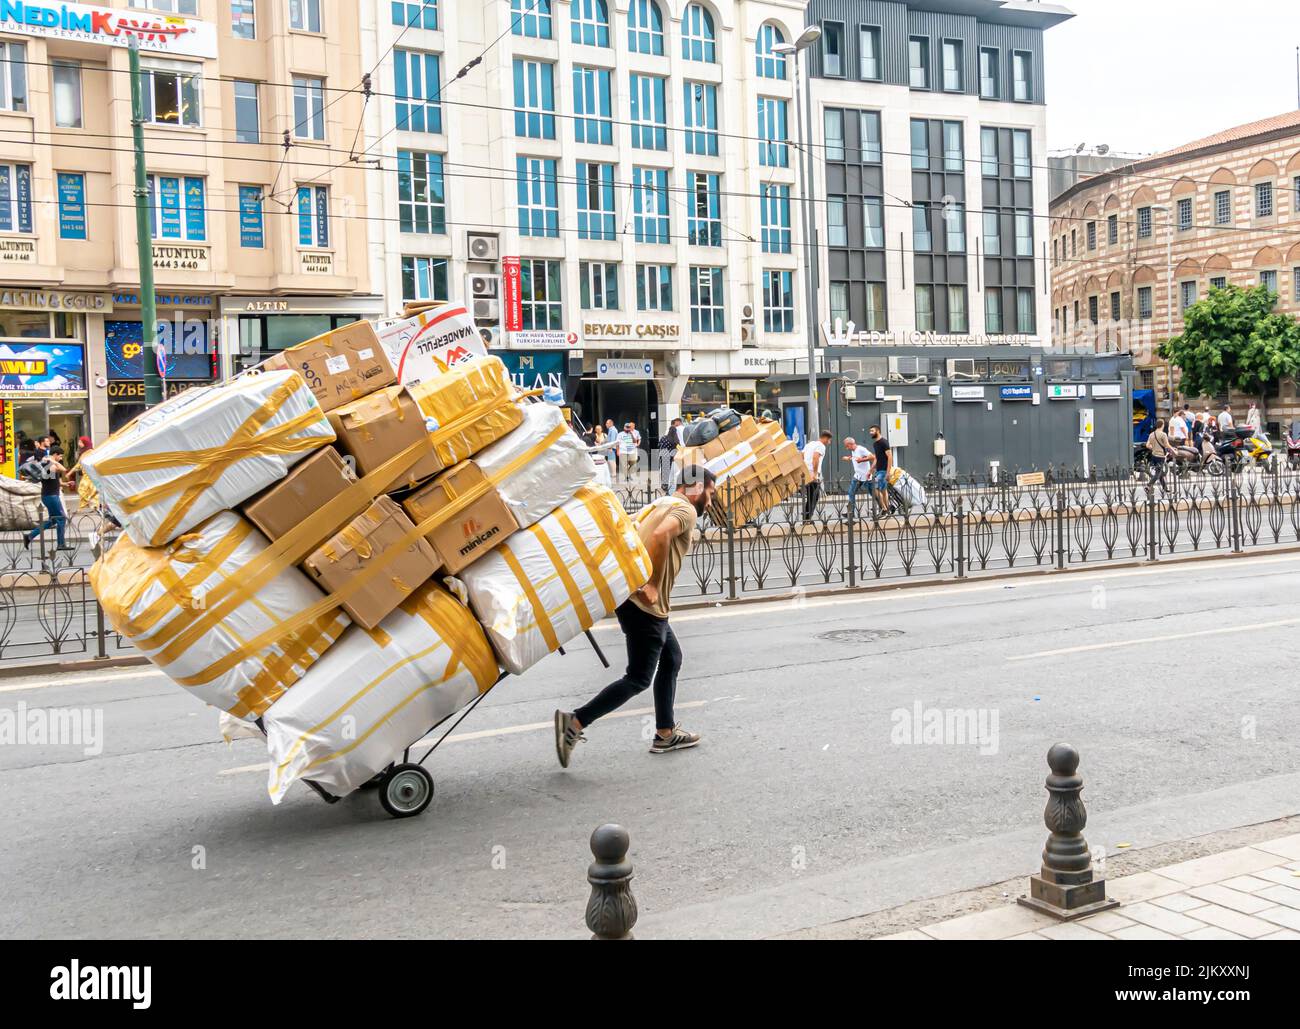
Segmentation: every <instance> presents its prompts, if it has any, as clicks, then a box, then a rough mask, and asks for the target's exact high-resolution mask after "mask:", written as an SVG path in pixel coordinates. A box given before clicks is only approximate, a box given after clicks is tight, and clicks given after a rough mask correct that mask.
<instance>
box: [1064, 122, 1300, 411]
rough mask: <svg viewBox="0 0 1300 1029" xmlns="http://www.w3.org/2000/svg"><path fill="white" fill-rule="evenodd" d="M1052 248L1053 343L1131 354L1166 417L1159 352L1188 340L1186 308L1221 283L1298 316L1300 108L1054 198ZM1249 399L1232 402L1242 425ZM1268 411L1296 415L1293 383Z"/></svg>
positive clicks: (1277, 391) (1283, 386) (1165, 379)
mask: <svg viewBox="0 0 1300 1029" xmlns="http://www.w3.org/2000/svg"><path fill="white" fill-rule="evenodd" d="M1051 240H1052V258H1051V261H1052V264H1051V268H1052V281H1051V307H1052V327H1053V340H1054V342H1055V344H1056V345H1057V346H1058V347H1062V346H1063V347H1067V348H1081V349H1084V350H1089V351H1091V350H1098V351H1115V350H1120V351H1129V352H1131V353H1132V354H1133V357H1134V363H1135V365H1136V366H1137V368H1138V369H1139V375H1140V377H1141V379H1142V382H1141V383H1139V385H1145V386H1148V387H1154V388H1155V390H1156V394H1157V399H1158V405H1159V411H1160V413H1162V414H1164V413H1166V412H1167V411H1168V409H1169V408H1168V405H1169V402H1170V399H1171V398H1170V394H1169V369H1168V368H1167V367H1166V366H1165V365H1164V364H1163V363H1162V362H1160V360H1159V359H1158V357H1157V356H1156V354H1155V348H1156V347H1157V346H1159V344H1160V342H1161V341H1162V340H1164V339H1166V338H1167V337H1168V336H1170V335H1176V334H1178V333H1179V332H1181V331H1182V311H1183V310H1184V309H1185V308H1186V307H1187V306H1188V305H1189V304H1191V303H1194V302H1195V301H1196V300H1197V299H1198V298H1200V297H1203V296H1205V294H1206V293H1207V292H1208V291H1209V290H1210V289H1212V288H1214V287H1215V286H1221V285H1224V284H1227V283H1232V284H1234V285H1237V286H1253V285H1257V284H1259V283H1266V284H1267V285H1268V286H1269V287H1270V288H1271V289H1273V290H1274V291H1275V292H1276V293H1277V294H1278V306H1277V309H1278V310H1280V311H1284V312H1288V313H1292V314H1300V111H1293V112H1290V113H1288V114H1284V115H1279V116H1278V117H1275V118H1267V119H1264V120H1263V121H1257V122H1251V123H1249V124H1246V125H1239V126H1237V127H1236V128H1232V129H1227V130H1225V131H1223V132H1219V133H1216V134H1215V135H1213V136H1208V137H1206V138H1205V139H1199V140H1196V141H1195V142H1192V143H1188V144H1186V145H1185V146H1181V147H1178V148H1176V149H1174V150H1170V151H1168V152H1166V153H1163V154H1157V155H1156V156H1154V157H1150V158H1146V159H1144V160H1141V161H1136V162H1134V163H1132V164H1129V165H1126V166H1124V167H1121V168H1117V169H1114V170H1112V171H1109V172H1106V173H1104V174H1101V175H1097V176H1094V177H1093V178H1090V179H1086V180H1084V181H1082V182H1080V183H1078V184H1077V185H1075V186H1073V187H1072V188H1070V189H1068V190H1066V191H1065V192H1064V193H1062V194H1061V195H1060V196H1058V197H1056V198H1055V199H1054V200H1053V201H1052V205H1051ZM1174 387H1175V391H1176V390H1177V374H1176V373H1175V374H1174ZM1172 399H1173V400H1174V401H1175V402H1179V401H1182V400H1184V399H1187V400H1189V401H1195V400H1197V399H1198V398H1184V397H1183V396H1182V395H1181V394H1179V393H1177V392H1175V394H1174V396H1173V398H1172ZM1220 399H1221V398H1220ZM1249 399H1250V398H1249V397H1236V396H1234V397H1233V398H1232V401H1233V404H1234V407H1237V408H1240V410H1238V411H1237V413H1238V415H1239V416H1240V415H1241V414H1242V413H1243V412H1244V410H1245V407H1246V405H1247V404H1248V402H1249ZM1267 414H1268V419H1269V421H1271V422H1274V423H1278V424H1281V425H1284V424H1286V423H1288V422H1289V421H1290V419H1291V417H1293V416H1295V415H1297V414H1300V404H1298V402H1297V398H1296V387H1295V384H1294V383H1293V382H1290V381H1284V382H1281V383H1278V384H1277V386H1276V387H1275V388H1274V390H1273V392H1272V394H1271V395H1270V396H1269V397H1267Z"/></svg>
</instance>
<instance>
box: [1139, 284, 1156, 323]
mask: <svg viewBox="0 0 1300 1029" xmlns="http://www.w3.org/2000/svg"><path fill="white" fill-rule="evenodd" d="M1153 310H1154V309H1153V308H1152V305H1151V287H1150V286H1139V287H1138V317H1139V318H1142V319H1147V318H1150V317H1151V314H1152V311H1153Z"/></svg>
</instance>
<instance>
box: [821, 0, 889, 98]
mask: <svg viewBox="0 0 1300 1029" xmlns="http://www.w3.org/2000/svg"><path fill="white" fill-rule="evenodd" d="M804 21H805V24H808V25H814V24H821V22H823V21H838V22H843V23H844V32H845V36H846V40H845V62H846V66H845V68H846V71H847V73H848V74H847V75H846V76H845V77H846V78H849V79H857V77H858V57H859V53H858V27H859V26H861V25H876V26H879V28H880V63H881V68H880V73H881V79H882V81H884V82H888V83H892V84H894V85H906V84H907V7H906V6H905V5H904V4H899V3H889V2H887V0H812V2H811V3H809V4H808V8H807V10H806V11H805V13H804ZM808 56H809V57H810V58H811V63H810V67H811V68H812V74H813V75H817V76H820V75H823V74H824V72H823V71H822V53H821V47H820V46H818V47H814V48H813V49H812V50H811V51H810V52H809V55H808Z"/></svg>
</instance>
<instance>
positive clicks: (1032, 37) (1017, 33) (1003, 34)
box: [975, 21, 1047, 104]
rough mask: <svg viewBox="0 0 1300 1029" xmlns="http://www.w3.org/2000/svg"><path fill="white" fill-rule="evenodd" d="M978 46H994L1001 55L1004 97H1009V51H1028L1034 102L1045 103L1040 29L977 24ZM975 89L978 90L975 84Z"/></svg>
mask: <svg viewBox="0 0 1300 1029" xmlns="http://www.w3.org/2000/svg"><path fill="white" fill-rule="evenodd" d="M979 45H980V46H995V47H997V48H998V49H999V50H1000V51H1001V52H1002V53H1001V63H1002V83H1003V85H1002V89H1003V93H1004V94H1005V96H1006V97H1008V98H1009V97H1010V96H1011V88H1012V80H1011V51H1013V50H1028V51H1029V52H1030V53H1031V54H1033V61H1034V102H1035V103H1039V104H1042V103H1046V102H1047V95H1046V94H1047V90H1046V87H1045V86H1044V75H1043V32H1042V30H1041V29H1026V28H1021V27H1020V26H1017V25H995V24H991V23H989V22H983V21H982V22H980V23H979ZM975 88H976V89H978V88H979V83H978V82H976V84H975Z"/></svg>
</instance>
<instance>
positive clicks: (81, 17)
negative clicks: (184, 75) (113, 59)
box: [0, 0, 217, 57]
mask: <svg viewBox="0 0 1300 1029" xmlns="http://www.w3.org/2000/svg"><path fill="white" fill-rule="evenodd" d="M0 32H12V33H16V34H18V35H22V36H40V37H44V38H46V39H60V40H68V41H71V42H75V43H99V44H101V45H103V46H120V47H126V46H130V44H131V40H132V39H134V40H136V41H137V42H138V43H139V45H140V49H141V50H149V51H152V52H154V53H162V54H177V55H182V56H185V57H216V56H217V28H216V26H215V25H213V24H211V23H210V22H206V21H198V20H197V19H195V18H178V17H176V16H174V15H171V14H151V13H148V12H145V11H141V10H129V11H122V10H114V9H113V8H111V7H97V6H93V5H91V4H67V3H30V2H28V3H24V2H23V0H3V2H0Z"/></svg>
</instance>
